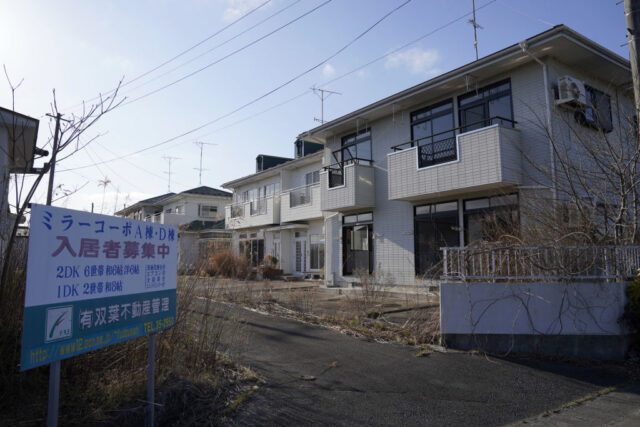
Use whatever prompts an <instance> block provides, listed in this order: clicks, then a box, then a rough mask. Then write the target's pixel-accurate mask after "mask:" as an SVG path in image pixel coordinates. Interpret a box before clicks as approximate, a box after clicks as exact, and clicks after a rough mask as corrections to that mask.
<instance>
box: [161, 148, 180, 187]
mask: <svg viewBox="0 0 640 427" xmlns="http://www.w3.org/2000/svg"><path fill="white" fill-rule="evenodd" d="M162 158H163V159H165V160H166V161H168V162H169V170H168V171H166V172H164V173H166V174H167V175H169V183H168V185H167V190H168V192H169V193H171V161H172V160H179V159H180V157H171V156H162Z"/></svg>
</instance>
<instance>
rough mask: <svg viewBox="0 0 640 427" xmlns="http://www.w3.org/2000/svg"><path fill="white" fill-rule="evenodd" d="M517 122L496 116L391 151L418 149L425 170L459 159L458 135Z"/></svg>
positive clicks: (413, 141) (419, 164)
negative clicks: (495, 125)
mask: <svg viewBox="0 0 640 427" xmlns="http://www.w3.org/2000/svg"><path fill="white" fill-rule="evenodd" d="M516 123H517V122H516V121H515V120H511V119H507V118H505V117H500V116H495V117H491V118H489V119H485V120H480V121H478V122H475V123H471V124H468V125H464V126H459V127H457V128H454V129H450V130H447V131H444V132H439V133H436V134H433V135H431V136H427V137H424V138H418V139H412V140H411V141H407V142H404V143H402V144H398V145H394V146H393V147H391V149H392V150H393V151H394V152H395V151H401V150H404V149H407V148H411V147H417V148H418V167H420V168H423V167H427V166H433V165H437V164H440V163H446V162H450V161H453V160H456V159H457V158H458V153H457V144H456V134H458V133H460V132H469V131H471V130H475V129H481V128H483V127H487V126H491V125H494V124H501V125H504V124H507V125H510V126H511V127H513V126H514V125H515V124H516Z"/></svg>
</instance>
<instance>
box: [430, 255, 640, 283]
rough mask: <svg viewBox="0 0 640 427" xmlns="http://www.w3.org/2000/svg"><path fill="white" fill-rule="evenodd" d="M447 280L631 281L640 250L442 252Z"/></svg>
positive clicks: (638, 265)
mask: <svg viewBox="0 0 640 427" xmlns="http://www.w3.org/2000/svg"><path fill="white" fill-rule="evenodd" d="M441 250H442V255H443V258H442V262H443V274H442V279H443V280H463V281H469V280H471V281H478V280H481V281H492V282H493V281H497V280H498V281H509V280H514V281H541V280H627V279H629V278H630V277H633V276H635V275H636V274H637V272H638V267H640V247H638V246H561V247H551V246H549V247H542V246H541V247H494V248H455V247H454V248H441Z"/></svg>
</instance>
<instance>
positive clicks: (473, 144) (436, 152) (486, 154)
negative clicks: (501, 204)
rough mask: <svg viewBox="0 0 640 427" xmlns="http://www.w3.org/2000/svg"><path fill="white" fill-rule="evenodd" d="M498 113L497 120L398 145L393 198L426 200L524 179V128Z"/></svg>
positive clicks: (391, 161)
mask: <svg viewBox="0 0 640 427" xmlns="http://www.w3.org/2000/svg"><path fill="white" fill-rule="evenodd" d="M496 119H497V121H498V123H497V124H491V125H489V126H486V127H482V128H480V129H475V130H472V131H469V132H464V133H459V134H457V135H456V134H455V132H456V131H458V130H459V129H453V130H451V131H448V132H447V133H446V135H444V136H441V137H440V138H438V135H434V136H433V137H431V138H428V141H424V139H423V140H417V141H409V142H407V143H404V144H401V145H397V146H395V147H392V148H393V149H394V151H395V152H393V153H389V154H387V167H388V172H389V199H390V200H405V201H419V200H420V201H421V200H426V199H430V198H441V197H450V196H456V195H460V194H465V193H469V192H474V191H481V190H489V189H494V190H500V189H504V190H509V189H512V188H514V187H515V186H517V185H519V184H521V182H522V179H521V174H522V172H521V171H522V154H521V150H520V131H519V130H518V129H515V128H513V127H510V124H513V123H515V122H513V121H511V120H507V119H502V118H496ZM495 121H496V120H495V119H492V120H489V121H488V122H489V123H492V122H493V123H495ZM472 126H473V125H472ZM472 126H467V127H472ZM425 139H427V138H425Z"/></svg>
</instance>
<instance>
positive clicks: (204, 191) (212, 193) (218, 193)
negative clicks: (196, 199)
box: [179, 185, 233, 197]
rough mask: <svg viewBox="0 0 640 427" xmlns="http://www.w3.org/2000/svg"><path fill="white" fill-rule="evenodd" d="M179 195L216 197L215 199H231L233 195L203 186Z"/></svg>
mask: <svg viewBox="0 0 640 427" xmlns="http://www.w3.org/2000/svg"><path fill="white" fill-rule="evenodd" d="M179 194H200V195H203V196H216V197H232V196H233V194H231V193H230V192H228V191H224V190H218V189H217V188H212V187H207V186H205V185H203V186H200V187H196V188H192V189H191V190H186V191H183V192H182V193H179Z"/></svg>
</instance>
